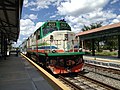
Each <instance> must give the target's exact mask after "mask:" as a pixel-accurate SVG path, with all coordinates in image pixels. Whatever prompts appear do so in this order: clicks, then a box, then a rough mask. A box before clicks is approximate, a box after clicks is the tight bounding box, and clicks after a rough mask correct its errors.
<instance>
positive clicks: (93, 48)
mask: <svg viewBox="0 0 120 90" xmlns="http://www.w3.org/2000/svg"><path fill="white" fill-rule="evenodd" d="M94 44H95V40H94V39H92V56H95V45H94Z"/></svg>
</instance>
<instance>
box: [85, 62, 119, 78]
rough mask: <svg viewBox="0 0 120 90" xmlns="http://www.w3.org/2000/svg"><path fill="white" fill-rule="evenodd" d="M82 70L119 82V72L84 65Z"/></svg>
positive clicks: (92, 65)
mask: <svg viewBox="0 0 120 90" xmlns="http://www.w3.org/2000/svg"><path fill="white" fill-rule="evenodd" d="M84 69H86V70H87V71H90V72H94V73H97V74H101V75H104V76H106V77H109V78H113V79H115V80H120V70H118V69H114V68H107V67H103V66H97V65H94V64H88V63H85V65H84Z"/></svg>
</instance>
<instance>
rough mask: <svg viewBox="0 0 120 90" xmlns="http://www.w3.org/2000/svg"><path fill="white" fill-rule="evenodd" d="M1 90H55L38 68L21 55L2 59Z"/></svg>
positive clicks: (0, 70)
mask: <svg viewBox="0 0 120 90" xmlns="http://www.w3.org/2000/svg"><path fill="white" fill-rule="evenodd" d="M0 90H54V89H53V87H52V86H51V85H50V84H49V83H48V82H47V81H46V80H45V79H44V78H43V77H42V76H41V75H40V73H39V72H38V71H37V69H36V68H35V67H34V66H32V65H31V64H30V63H29V62H28V61H26V60H24V58H22V57H21V56H18V57H17V56H15V55H12V56H10V57H7V59H6V60H0Z"/></svg>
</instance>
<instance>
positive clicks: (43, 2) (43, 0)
mask: <svg viewBox="0 0 120 90" xmlns="http://www.w3.org/2000/svg"><path fill="white" fill-rule="evenodd" d="M61 1H66V0H34V1H31V2H29V3H26V4H24V5H25V7H31V10H34V11H38V10H40V9H43V8H49V6H50V5H55V6H58V5H59V4H60V3H61Z"/></svg>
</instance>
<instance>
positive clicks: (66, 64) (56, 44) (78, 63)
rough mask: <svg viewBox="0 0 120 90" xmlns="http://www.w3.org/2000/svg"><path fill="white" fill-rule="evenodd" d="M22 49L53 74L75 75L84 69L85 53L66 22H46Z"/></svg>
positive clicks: (25, 42) (26, 41)
mask: <svg viewBox="0 0 120 90" xmlns="http://www.w3.org/2000/svg"><path fill="white" fill-rule="evenodd" d="M20 48H21V51H22V52H24V53H25V54H26V55H27V56H28V57H30V58H31V59H32V60H33V61H36V62H37V63H39V64H40V65H42V66H44V67H46V68H48V69H49V70H51V71H52V73H53V74H65V73H74V72H80V71H82V69H83V65H84V60H83V55H84V52H82V51H80V46H79V37H77V36H76V35H75V33H74V32H72V31H71V27H70V26H69V25H68V23H67V22H66V21H65V20H50V21H47V22H45V23H44V24H43V25H42V26H41V27H39V28H38V29H37V30H36V31H35V32H34V33H33V34H32V35H31V36H30V37H29V38H28V39H27V40H25V41H24V42H23V43H22V44H21V46H20Z"/></svg>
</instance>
